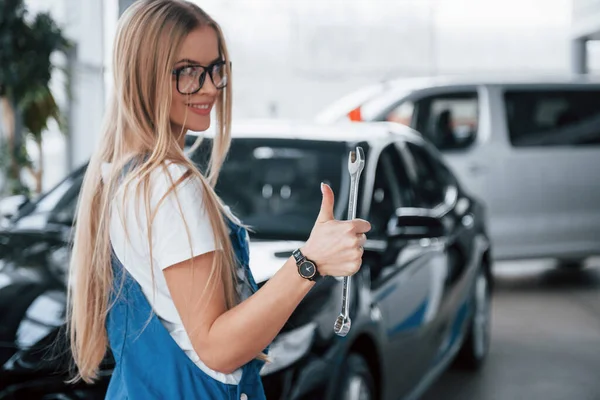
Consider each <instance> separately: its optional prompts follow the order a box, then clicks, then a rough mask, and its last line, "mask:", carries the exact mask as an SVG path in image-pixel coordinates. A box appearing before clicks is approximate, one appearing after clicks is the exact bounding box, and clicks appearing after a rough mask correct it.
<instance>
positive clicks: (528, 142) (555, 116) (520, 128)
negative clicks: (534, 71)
mask: <svg viewBox="0 0 600 400" xmlns="http://www.w3.org/2000/svg"><path fill="white" fill-rule="evenodd" d="M504 99H505V102H506V118H507V122H508V124H507V125H508V130H509V136H510V141H511V143H512V145H513V146H515V147H525V146H565V145H567V146H568V145H592V144H600V88H598V89H595V90H520V91H517V90H509V91H507V92H506V93H505V94H504Z"/></svg>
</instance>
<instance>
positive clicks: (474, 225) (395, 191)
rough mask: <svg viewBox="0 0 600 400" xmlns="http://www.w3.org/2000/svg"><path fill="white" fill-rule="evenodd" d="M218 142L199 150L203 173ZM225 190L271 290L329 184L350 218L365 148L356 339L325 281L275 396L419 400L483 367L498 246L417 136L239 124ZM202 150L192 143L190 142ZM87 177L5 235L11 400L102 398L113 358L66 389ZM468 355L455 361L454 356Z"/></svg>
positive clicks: (272, 376) (5, 383) (309, 302)
mask: <svg viewBox="0 0 600 400" xmlns="http://www.w3.org/2000/svg"><path fill="white" fill-rule="evenodd" d="M210 137H211V136H210V134H207V137H206V139H205V140H204V141H203V142H202V144H201V145H200V146H199V147H198V148H197V149H195V150H194V151H191V152H190V157H191V158H192V160H194V161H195V162H197V164H198V165H199V167H200V168H204V167H205V166H206V160H207V154H208V152H209V149H210V143H211V139H210ZM233 137H234V140H233V143H232V146H231V150H230V153H229V155H228V158H227V160H226V162H225V164H224V166H223V169H222V172H221V175H220V178H219V183H218V185H217V188H216V190H217V192H218V193H219V195H220V196H221V198H222V199H223V200H224V201H225V203H227V204H228V205H229V206H230V207H231V208H232V209H233V210H234V212H235V213H236V214H237V215H238V216H240V218H241V219H242V220H243V222H244V223H246V224H248V225H250V226H252V227H253V230H252V232H251V233H250V235H251V249H250V251H251V263H252V264H251V269H252V271H253V273H254V275H255V278H256V280H257V281H258V282H259V285H262V284H264V282H265V281H266V280H268V279H269V278H270V277H271V276H272V275H273V274H274V273H275V271H277V269H278V268H279V267H281V266H282V265H283V263H284V262H285V260H286V259H287V258H288V257H289V256H290V255H291V252H292V250H294V249H295V248H297V247H298V246H299V245H301V244H302V241H303V240H305V239H306V238H307V237H308V236H309V233H310V231H311V228H312V226H313V223H314V221H315V219H316V216H317V214H318V212H319V208H320V203H321V193H320V190H319V184H320V182H322V181H323V182H327V183H329V184H330V185H331V187H332V188H333V190H334V193H335V194H336V206H335V214H336V218H338V219H344V218H345V216H346V213H347V208H348V197H349V186H350V176H349V174H348V171H347V161H348V154H349V151H350V150H353V149H354V148H355V147H356V146H361V147H362V148H363V149H364V151H365V154H366V165H365V169H364V171H363V174H362V176H361V183H360V194H359V200H358V212H357V217H360V218H364V219H367V220H368V221H370V222H371V224H372V230H371V232H369V234H368V235H367V236H368V240H367V243H366V244H365V253H364V257H363V261H364V263H363V267H362V268H361V270H360V271H359V272H358V273H357V274H356V275H355V276H354V277H353V278H352V284H351V301H350V316H351V319H352V327H351V329H350V332H349V334H348V335H347V336H345V337H340V336H337V335H335V333H334V330H333V325H334V321H335V319H336V317H337V316H338V314H339V313H340V309H341V281H342V280H341V279H338V278H333V277H328V278H325V279H323V280H321V281H320V282H319V283H318V284H317V285H315V287H314V288H313V289H312V290H311V292H310V293H309V294H308V296H307V297H306V298H305V299H304V300H303V301H302V303H301V304H300V305H299V306H298V308H297V309H296V310H295V312H294V313H293V315H292V316H291V318H290V319H289V321H288V322H287V324H286V325H285V327H284V328H283V330H282V331H281V332H280V334H279V335H278V336H277V338H276V339H275V341H274V342H273V344H272V345H271V350H270V355H271V356H272V357H273V358H274V362H273V363H272V364H267V365H266V366H265V367H264V368H263V370H262V376H263V382H264V386H265V390H266V392H267V397H268V398H269V399H325V398H328V399H355V398H356V399H400V398H417V397H419V395H420V394H421V393H423V391H424V390H425V389H426V388H427V387H428V386H429V385H431V383H432V382H433V381H434V379H435V378H436V377H437V376H438V375H439V374H440V373H441V372H442V371H443V370H444V369H445V368H446V367H447V366H448V365H449V364H450V363H451V361H453V360H456V361H457V362H459V363H460V364H461V365H463V366H466V367H469V368H477V367H479V366H480V365H481V363H482V362H483V360H484V358H485V356H486V354H487V352H488V346H489V333H490V301H491V291H492V276H491V272H490V270H491V261H490V260H491V247H490V243H489V240H488V237H487V233H486V227H485V226H484V222H483V221H484V209H483V207H482V205H481V204H480V202H478V201H477V200H476V199H474V198H473V197H471V196H470V195H469V194H467V193H465V192H464V191H463V189H461V186H460V183H459V182H457V180H456V178H455V177H454V175H453V173H452V172H451V171H450V170H449V169H448V167H447V166H446V165H445V164H444V162H443V161H442V160H441V158H440V156H439V154H438V153H437V151H436V150H435V148H433V147H432V146H431V145H430V144H429V143H427V142H425V141H424V140H423V139H422V138H421V137H420V135H418V134H416V133H415V132H414V131H411V130H410V129H409V128H404V127H400V126H399V125H396V124H387V123H377V124H348V125H347V126H345V125H340V126H337V127H336V126H315V125H310V126H303V125H300V124H291V123H283V122H268V121H263V122H254V123H245V124H238V125H234V128H233ZM195 139H196V137H195V135H189V137H188V140H189V144H191V143H192V142H193V141H194V140H195ZM84 172H85V166H84V167H82V168H80V169H79V170H77V171H75V172H73V173H72V174H71V175H70V176H69V177H67V178H66V179H65V180H64V181H63V182H61V183H60V184H59V185H57V187H55V188H54V189H53V190H51V191H49V192H48V193H47V194H46V195H45V196H44V197H42V198H41V199H39V200H37V201H34V202H31V203H30V204H28V205H26V206H24V207H22V208H21V209H20V211H19V213H18V215H16V216H15V217H13V219H12V221H11V224H10V226H9V227H8V228H5V229H4V230H3V231H0V255H1V256H0V365H2V367H1V369H0V399H16V398H19V399H21V398H27V399H36V398H39V399H42V398H43V399H59V398H60V399H79V398H103V395H104V391H105V390H106V386H107V383H108V379H109V377H110V373H111V368H112V358H111V357H110V354H108V355H107V357H106V362H105V363H104V364H103V369H102V374H101V376H102V377H101V379H100V380H99V382H98V383H96V384H94V385H85V384H77V385H69V384H66V383H65V380H66V379H67V377H68V375H67V371H68V369H69V364H70V358H69V352H68V346H67V345H66V340H65V338H64V329H63V327H64V317H65V298H66V295H65V291H66V273H67V269H68V267H67V265H68V260H69V247H68V241H69V239H70V234H71V228H70V227H71V225H72V223H73V215H74V210H75V205H76V200H77V196H78V193H79V189H80V186H81V182H82V178H83V174H84ZM457 356H458V357H457Z"/></svg>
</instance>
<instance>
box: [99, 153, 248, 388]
mask: <svg viewBox="0 0 600 400" xmlns="http://www.w3.org/2000/svg"><path fill="white" fill-rule="evenodd" d="M110 168H111V165H110V164H108V163H103V165H102V176H103V179H107V178H108V175H109V173H110ZM167 171H168V173H169V174H170V175H171V177H172V180H173V182H177V180H178V179H179V178H180V177H181V176H182V175H183V174H184V173H185V171H186V167H185V166H183V165H178V164H175V163H168V164H167ZM136 186H137V182H132V183H131V184H130V185H129V187H128V190H129V193H128V195H127V203H126V204H125V207H124V209H121V208H122V202H123V195H124V190H123V187H121V188H120V189H119V190H118V191H117V195H116V196H115V198H114V199H113V201H112V203H111V216H110V241H111V243H112V246H113V249H114V251H115V254H116V255H117V257H118V258H119V260H120V261H121V263H122V264H123V266H124V267H125V269H127V271H128V272H129V273H130V274H131V276H132V277H133V278H134V279H135V280H136V281H137V282H138V283H139V284H140V286H141V288H142V291H143V292H144V295H145V296H146V298H147V299H148V301H149V302H150V304H151V306H152V308H153V309H154V312H155V313H156V315H157V316H158V318H159V320H160V321H161V322H162V324H163V325H164V326H165V328H166V329H167V330H168V331H169V333H170V334H171V336H172V337H173V339H174V340H175V342H176V343H177V344H178V345H179V347H181V349H183V351H184V352H185V353H186V354H187V356H188V357H189V358H190V359H191V360H192V361H193V362H194V363H195V364H196V365H197V366H198V367H199V368H200V369H201V370H202V371H204V372H205V373H207V374H208V375H209V376H211V377H212V378H214V379H216V380H218V381H220V382H223V383H227V384H238V383H239V382H240V379H241V376H242V370H241V368H240V369H238V370H236V371H234V372H233V373H232V374H223V373H220V372H217V371H214V370H212V369H210V368H208V367H207V366H206V365H205V364H204V363H203V362H202V361H201V360H200V357H198V355H197V354H196V352H195V351H194V349H193V347H192V343H191V341H190V339H189V337H188V335H187V333H186V331H185V329H184V326H183V323H182V321H181V318H180V317H179V313H178V312H177V309H176V308H175V304H174V303H173V299H172V298H171V294H170V292H169V288H168V286H167V282H166V280H165V277H164V274H163V272H162V271H163V270H164V269H165V268H167V267H169V266H171V265H174V264H177V263H179V262H181V261H185V260H187V259H189V258H191V257H195V256H197V255H200V254H203V253H207V252H210V251H213V250H215V242H214V238H213V231H212V227H211V224H210V221H209V217H208V215H206V213H205V212H204V207H202V186H201V183H200V182H198V181H197V179H196V178H188V179H186V180H185V181H184V182H182V183H180V184H179V185H178V186H177V188H176V189H175V190H174V191H172V192H171V193H170V194H169V195H168V196H167V197H166V198H165V199H164V200H163V202H162V203H161V205H160V206H159V208H158V210H157V212H156V217H155V219H154V221H153V226H152V228H153V229H152V232H153V234H152V241H153V247H152V256H153V258H154V263H153V265H154V281H153V278H152V273H151V271H150V265H151V264H150V251H149V246H148V236H147V232H148V229H147V223H146V214H145V202H144V189H143V187H142V189H141V191H140V197H139V199H136V196H135V192H136ZM170 186H171V180H169V177H168V176H167V173H166V172H165V171H164V170H163V169H162V168H159V169H157V170H155V171H153V172H152V174H151V176H150V187H151V191H150V208H151V210H154V209H156V205H157V204H158V202H159V200H160V199H161V198H162V197H163V195H164V194H165V193H166V192H167V190H168V189H169V187H170ZM175 192H177V197H178V199H179V204H180V205H181V211H180V209H179V206H178V203H177V199H176V197H175ZM119 214H121V215H122V216H125V223H126V224H127V232H128V233H129V240H127V236H126V233H125V229H124V226H123V223H122V218H121V217H120V215H119ZM182 215H183V217H182ZM184 218H185V221H187V227H188V229H189V234H190V239H189V240H188V236H187V233H186V229H185V225H184ZM190 242H191V245H192V250H191V252H190Z"/></svg>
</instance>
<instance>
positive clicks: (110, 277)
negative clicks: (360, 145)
mask: <svg viewBox="0 0 600 400" xmlns="http://www.w3.org/2000/svg"><path fill="white" fill-rule="evenodd" d="M230 66H231V64H230V61H229V55H228V52H227V46H226V45H225V41H224V38H223V34H222V32H221V29H220V27H219V25H218V24H217V23H216V22H215V21H214V20H213V19H211V18H210V17H209V16H208V15H207V14H206V13H205V12H203V11H202V10H201V9H200V8H198V7H197V6H196V5H194V4H192V3H188V2H185V1H181V0H148V1H138V2H136V3H134V4H133V5H132V6H131V7H130V8H129V9H128V10H127V11H126V12H125V13H124V14H123V16H122V18H121V20H120V21H119V26H118V32H117V36H116V39H115V48H114V68H113V73H114V94H113V97H112V99H111V102H110V104H109V110H108V113H107V115H106V123H105V126H104V129H103V135H102V139H101V143H100V148H99V151H98V152H97V153H95V154H94V155H93V156H92V159H91V161H90V164H89V167H88V170H87V173H86V176H85V180H84V184H83V189H82V194H81V196H80V200H79V205H78V211H77V225H76V230H75V236H74V243H73V253H72V262H71V268H72V274H71V280H72V281H71V282H70V293H69V310H70V315H69V322H70V324H69V327H70V337H71V343H72V352H73V355H74V359H75V364H76V366H77V370H78V375H77V377H76V378H75V380H77V379H83V380H84V381H86V382H90V381H93V380H94V379H95V378H96V377H97V372H98V367H99V364H100V363H101V361H102V359H103V357H104V356H105V353H106V350H107V348H110V350H111V351H112V353H113V355H114V358H115V361H116V367H115V370H114V372H113V375H112V377H111V381H110V384H109V388H108V393H107V398H115V399H124V398H129V399H137V398H139V399H150V398H160V399H166V398H174V399H175V398H176V399H187V398H190V399H192V398H193V399H198V398H202V399H204V398H211V399H230V398H236V399H239V398H244V397H247V398H250V399H253V398H259V399H260V398H264V393H263V388H262V385H261V380H260V376H259V369H260V367H261V366H262V364H263V362H264V361H265V360H266V359H267V358H266V357H267V356H266V354H265V350H266V349H267V347H268V345H269V343H271V341H272V340H273V339H274V338H275V336H276V335H277V333H278V332H279V330H280V329H281V328H282V327H283V325H284V324H285V322H286V320H287V319H288V318H289V317H290V315H291V314H292V312H293V311H294V309H295V308H296V306H297V305H298V304H299V302H300V301H301V300H302V298H303V297H304V296H305V295H306V294H307V293H308V292H309V291H310V289H311V287H312V286H313V285H314V281H315V278H316V277H317V276H327V275H331V276H348V275H352V274H354V273H356V272H357V270H358V269H359V267H360V264H361V259H362V244H363V243H364V241H365V233H366V232H368V230H369V229H370V225H369V223H368V222H366V221H363V220H358V219H357V220H353V221H335V220H334V218H333V200H334V199H333V192H332V191H331V189H330V188H329V187H328V186H326V185H322V189H321V190H322V192H323V200H322V206H321V210H320V213H319V216H318V218H317V221H316V222H315V225H314V228H313V230H312V232H311V235H310V237H309V238H308V240H307V241H306V243H305V245H304V246H303V247H302V248H301V249H298V251H296V252H295V253H294V257H290V258H289V259H288V260H287V261H286V262H285V264H284V265H283V266H282V267H281V269H280V270H279V271H278V272H277V273H276V274H275V275H274V276H273V277H272V278H271V279H270V280H269V281H268V282H267V283H266V284H265V285H264V286H263V287H261V289H260V290H257V287H256V284H255V282H254V279H253V278H252V274H251V273H250V270H249V268H248V243H247V233H246V230H245V228H244V227H243V225H241V223H240V222H239V221H238V220H237V219H236V218H235V216H233V215H232V214H231V212H230V210H229V208H228V207H227V206H226V205H224V204H222V203H221V201H220V199H219V198H218V197H217V195H216V194H215V192H214V190H213V187H214V185H215V182H216V180H217V177H218V175H219V169H220V167H221V165H222V163H223V160H224V159H225V156H226V153H227V151H228V148H229V143H230V126H231V70H230ZM213 107H216V119H217V121H216V123H217V134H216V135H215V139H214V143H213V148H212V154H211V161H210V166H209V168H208V172H207V174H206V176H203V175H202V173H201V172H200V171H199V170H198V169H197V167H196V166H195V165H194V164H193V163H192V162H191V161H190V159H189V158H187V156H186V154H185V153H184V151H183V146H184V136H185V133H186V131H187V130H193V131H204V130H206V129H207V128H208V127H209V125H210V122H211V121H210V118H211V116H210V115H211V110H212V108H213ZM241 184H243V183H241ZM316 189H317V188H315V190H316ZM315 211H316V210H315ZM303 257H306V258H307V259H309V260H312V261H313V262H314V265H316V270H317V271H314V270H312V271H311V266H312V264H304V265H305V267H303V268H300V267H299V265H301V263H302V261H303ZM306 266H308V268H306ZM317 272H318V273H317Z"/></svg>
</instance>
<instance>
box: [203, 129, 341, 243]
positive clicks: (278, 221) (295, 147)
mask: <svg viewBox="0 0 600 400" xmlns="http://www.w3.org/2000/svg"><path fill="white" fill-rule="evenodd" d="M200 150H201V151H200V152H199V153H195V154H194V155H193V156H192V160H194V161H195V162H198V163H199V164H201V165H202V164H203V163H204V162H203V161H202V160H203V159H205V158H206V154H207V153H208V150H209V149H208V146H205V147H201V148H200ZM347 157H348V153H347V147H346V145H345V144H344V143H341V142H339V143H338V142H326V141H305V140H302V141H297V140H288V139H241V138H240V139H234V140H233V141H232V143H231V148H230V150H229V153H228V155H227V159H226V160H225V163H224V164H223V167H222V168H221V173H220V175H219V179H218V181H217V186H216V188H215V190H216V192H217V194H218V195H219V196H220V197H221V199H222V200H223V202H224V203H225V204H227V205H228V206H230V207H231V209H232V210H233V212H234V213H235V214H236V215H237V216H239V217H240V219H241V220H242V222H244V223H245V224H247V225H250V226H251V227H252V230H253V232H250V235H252V236H255V237H262V238H273V239H290V240H294V239H306V238H307V237H308V235H309V234H310V232H311V230H312V228H313V225H314V222H315V220H316V218H317V215H318V213H319V210H320V207H321V199H322V196H321V190H320V183H321V182H325V183H328V184H329V185H330V186H331V188H332V189H333V191H334V193H335V195H336V196H335V198H336V201H338V202H339V201H342V202H344V201H345V202H346V203H347V201H348V199H347V197H346V198H344V196H343V195H342V193H340V188H341V187H342V184H341V183H342V179H343V175H342V174H344V173H345V174H347V162H348V159H347ZM346 196H347V195H346Z"/></svg>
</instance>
